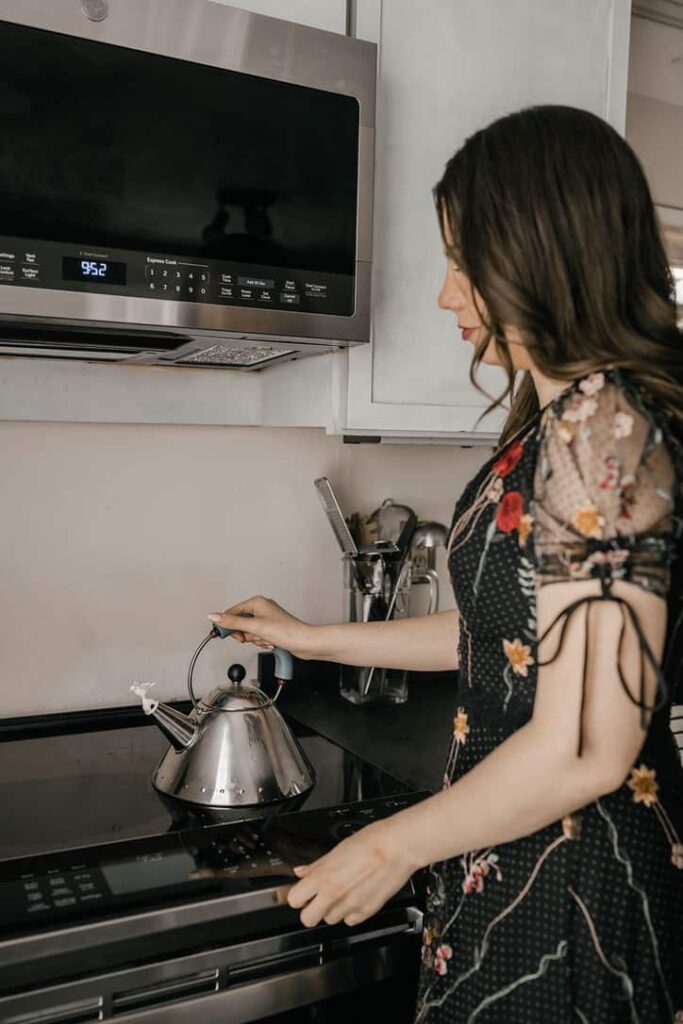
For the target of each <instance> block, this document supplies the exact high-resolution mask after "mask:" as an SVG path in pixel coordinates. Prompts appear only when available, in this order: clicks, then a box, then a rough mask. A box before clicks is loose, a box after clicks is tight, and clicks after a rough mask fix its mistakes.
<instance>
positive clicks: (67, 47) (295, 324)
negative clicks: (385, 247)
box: [0, 0, 376, 368]
mask: <svg viewBox="0 0 683 1024" xmlns="http://www.w3.org/2000/svg"><path fill="white" fill-rule="evenodd" d="M375 77H376V48H375V46H374V45H373V44H369V43H366V42H362V41H359V40H356V39H351V38H348V37H346V36H343V35H337V34H335V33H331V32H323V31H320V30H317V29H313V28H308V27H305V26H301V25H296V24H292V23H289V22H285V21H280V20H279V19H274V18H267V17H263V16H260V15H254V14H251V13H248V12H246V11H242V10H238V9H236V8H232V7H227V6H225V5H224V4H222V3H215V2H209V0H49V3H45V2H44V0H3V2H2V4H1V5H0V123H1V124H2V135H1V139H0V355H3V354H4V355H42V356H44V355H49V356H51V357H55V356H57V357H62V358H86V359H97V360H118V361H123V362H142V363H155V364H157V365H159V364H172V365H176V366H179V365H180V366H193V365H194V366H215V367H240V368H261V367H263V366H264V365H269V364H271V363H273V362H276V361H277V362H279V361H282V360H285V359H290V358H295V357H297V356H300V355H306V354H310V353H316V352H321V351H326V350H329V349H331V348H335V347H338V346H341V345H349V344H357V343H362V342H367V341H368V339H369V321H370V272H371V264H372V185H373V181H372V179H373V150H374V124H375Z"/></svg>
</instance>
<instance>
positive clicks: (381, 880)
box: [287, 819, 418, 928]
mask: <svg viewBox="0 0 683 1024" xmlns="http://www.w3.org/2000/svg"><path fill="white" fill-rule="evenodd" d="M390 822H391V819H387V820H386V821H378V822H373V824H371V825H367V826H366V827H365V828H363V829H361V830H360V832H356V833H355V834H354V835H352V836H349V838H348V839H345V840H344V841H343V842H342V843H340V844H339V845H338V846H335V847H334V849H332V850H330V851H329V853H326V854H325V855H324V856H322V857H320V858H319V859H318V860H316V861H313V863H312V864H306V865H304V866H303V867H296V868H294V872H295V874H296V875H297V876H298V878H299V879H300V880H299V881H298V882H297V883H296V885H293V886H292V888H291V889H290V890H289V893H288V895H287V902H288V903H289V905H290V907H294V908H295V909H297V910H298V909H299V908H300V907H303V910H302V911H301V914H300V918H301V923H302V924H304V925H306V926H307V927H308V928H312V927H313V926H314V925H316V924H319V922H320V921H326V922H327V924H338V923H339V922H340V921H344V923H345V924H347V925H356V924H361V922H362V921H365V920H366V919H367V918H368V917H372V915H373V914H376V913H377V911H378V910H380V909H381V908H382V907H383V906H384V904H385V903H386V902H387V900H389V899H390V898H391V897H392V896H393V895H394V894H395V893H397V892H398V890H399V889H401V888H402V887H403V886H404V885H405V884H406V882H407V881H408V879H409V878H410V876H411V875H412V874H413V872H414V871H416V870H417V867H418V865H416V864H413V863H411V862H410V861H409V860H408V857H407V856H406V854H405V852H404V851H405V844H404V843H401V841H400V835H399V833H398V830H397V829H396V828H395V827H392V825H391V824H390Z"/></svg>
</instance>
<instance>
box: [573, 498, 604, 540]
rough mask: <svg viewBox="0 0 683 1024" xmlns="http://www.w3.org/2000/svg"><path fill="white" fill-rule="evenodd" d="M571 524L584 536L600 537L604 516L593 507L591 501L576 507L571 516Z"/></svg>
mask: <svg viewBox="0 0 683 1024" xmlns="http://www.w3.org/2000/svg"><path fill="white" fill-rule="evenodd" d="M571 523H572V526H574V527H575V528H576V529H577V530H578V531H579V533H581V534H583V536H584V537H598V538H599V537H602V528H603V526H604V525H605V517H604V516H602V515H600V512H599V511H598V509H597V508H596V507H595V505H594V504H593V502H592V501H587V502H586V503H585V505H581V506H580V507H579V508H577V510H576V512H575V513H574V515H573V516H572V518H571Z"/></svg>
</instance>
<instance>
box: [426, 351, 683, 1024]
mask: <svg viewBox="0 0 683 1024" xmlns="http://www.w3.org/2000/svg"><path fill="white" fill-rule="evenodd" d="M682 481H683V456H682V453H681V450H680V446H679V445H678V444H677V443H676V441H675V437H674V433H673V432H672V431H670V430H668V429H667V425H666V422H665V421H664V420H663V416H662V414H661V412H660V411H659V410H658V408H657V406H656V403H655V402H653V401H652V400H651V399H650V398H649V396H648V394H647V392H646V391H644V390H643V389H642V387H640V386H639V385H638V383H637V382H636V380H635V378H634V377H632V376H631V375H629V374H627V373H625V372H623V371H618V370H614V369H611V370H607V371H605V372H604V373H602V372H601V373H593V374H591V375H589V376H586V377H584V378H582V379H580V380H578V381H575V382H574V383H573V384H572V385H570V387H569V388H567V389H566V390H565V391H563V392H562V393H561V394H560V395H559V396H558V397H557V398H556V399H555V401H554V402H553V403H551V405H550V406H548V407H546V409H544V410H542V412H541V413H539V414H538V415H537V416H536V417H535V419H534V420H533V421H532V422H531V423H530V424H528V426H527V427H526V428H525V429H524V430H523V431H522V432H520V434H519V435H518V436H517V437H516V438H514V439H513V440H512V441H511V442H510V443H509V444H508V445H507V446H506V448H505V449H504V450H503V451H502V452H500V453H498V454H497V455H496V456H494V458H493V459H492V460H490V461H489V462H488V463H487V464H486V465H485V466H483V467H482V469H481V470H480V472H479V473H478V474H477V475H476V477H475V478H474V479H473V480H472V481H471V483H470V484H469V485H468V487H467V488H466V490H465V492H464V494H463V495H462V497H461V499H460V500H459V502H458V504H457V506H456V510H455V514H454V520H453V528H452V532H451V538H450V544H449V565H450V570H451V574H452V580H453V586H454V590H455V597H456V601H457V605H458V608H459V611H460V616H461V632H460V681H459V686H458V691H457V694H456V696H455V699H454V720H453V737H452V742H451V745H450V750H449V752H448V756H447V761H446V765H445V773H444V787H447V786H450V785H452V784H453V783H454V782H457V780H458V779H459V778H461V777H462V776H463V775H464V774H465V773H466V772H467V771H468V770H469V769H470V768H472V767H473V766H474V765H475V764H477V763H478V762H479V761H481V760H482V759H483V758H485V757H486V755H487V754H489V753H490V752H491V751H492V750H493V749H494V748H495V747H497V746H498V745H499V744H500V743H502V742H503V741H504V740H505V739H506V738H507V737H508V736H510V735H511V733H513V732H514V731H515V730H516V729H518V728H519V727H520V726H522V725H523V724H524V723H525V722H527V721H529V719H530V717H531V714H532V710H533V703H534V694H535V690H536V683H537V668H538V666H537V662H538V647H539V643H540V641H541V639H542V638H539V636H538V631H537V623H536V593H537V588H539V587H541V586H544V585H549V584H552V583H555V582H559V581H565V582H566V581H568V580H572V579H575V580H586V579H592V578H596V579H597V580H598V581H599V586H597V587H596V588H595V593H593V592H592V591H591V594H592V596H590V597H587V596H586V591H585V587H583V588H580V594H579V596H577V600H576V602H574V603H573V604H570V605H569V606H568V607H567V608H566V609H565V610H564V612H563V613H562V616H560V620H558V621H557V623H556V628H555V632H554V633H553V634H552V635H551V636H550V637H549V639H548V643H551V641H552V643H553V644H554V640H553V637H554V636H555V635H556V634H560V635H561V637H562V636H563V635H564V634H563V631H562V626H563V624H564V623H566V622H568V621H569V620H570V619H571V618H572V617H573V616H574V615H577V616H581V617H582V618H583V620H584V622H585V636H586V648H587V649H589V648H590V645H591V644H594V643H598V644H599V643H600V637H599V636H596V635H595V630H592V631H591V628H590V609H591V607H592V605H593V603H594V602H595V601H597V600H609V601H613V602H615V604H616V605H617V607H618V608H619V609H620V611H621V615H622V619H623V621H624V623H625V629H624V633H625V634H627V635H631V636H633V635H635V636H636V637H637V638H638V640H639V643H640V648H641V652H642V662H641V668H640V673H641V676H642V674H643V672H644V671H645V670H646V667H647V666H648V664H649V665H650V669H649V670H650V671H652V672H655V673H656V676H657V680H658V695H657V704H656V710H655V711H654V713H653V714H652V716H651V719H650V720H649V725H648V724H647V717H646V716H645V713H644V712H642V711H641V721H642V722H643V724H644V726H645V730H644V733H643V736H644V744H643V746H642V748H641V750H640V753H639V755H638V757H637V759H636V761H635V762H634V764H633V766H632V768H631V770H630V772H629V774H628V775H627V777H626V778H625V780H624V783H623V785H622V786H621V787H620V788H619V789H617V790H616V791H614V792H611V793H609V794H607V795H605V796H603V797H601V798H600V799H598V800H596V801H594V802H593V803H590V804H588V805H586V806H585V807H583V808H582V809H581V810H579V811H577V812H575V813H572V814H570V815H567V817H565V818H563V819H562V820H560V821H557V822H554V823H553V824H550V825H548V826H547V827H545V828H543V829H541V830H540V831H538V832H535V833H533V834H531V835H528V836H525V837H524V838H522V839H518V840H515V841H514V842H509V843H504V844H502V845H500V846H498V847H495V848H489V849H483V850H472V851H470V852H468V853H466V854H464V855H463V856H461V857H456V858H453V859H452V860H447V861H444V862H441V863H438V864H432V865H430V867H429V869H428V872H427V877H428V889H427V913H426V917H425V930H424V935H423V946H422V969H421V974H420V986H419V993H418V1004H417V1011H416V1018H415V1019H416V1022H420V1024H426V1022H429V1024H475V1022H476V1024H503V1022H504V1024H565V1022H567V1024H569V1022H572V1024H622V1022H623V1024H674V1022H676V1024H683V845H681V844H682V842H683V839H682V837H683V767H682V766H681V761H680V756H679V753H678V750H677V748H676V745H675V741H674V738H673V735H672V733H671V730H670V725H669V710H670V705H671V701H672V698H673V695H674V690H675V688H676V686H677V684H678V678H677V677H678V674H679V671H680V663H681V654H682V650H681V641H680V634H681V633H682V632H683V630H681V629H679V628H678V627H679V625H680V621H681V617H682V616H681V611H682V607H683V605H682V603H681V570H680V565H679V561H680V559H679V556H678V549H679V538H680V536H681V532H682V526H683V518H682V508H681V497H680V495H681V482H682ZM615 580H625V581H628V582H630V583H632V584H635V585H637V586H639V587H642V588H645V589H647V590H649V591H652V592H654V593H655V594H657V595H661V596H662V597H663V598H665V599H667V600H668V606H669V607H668V634H667V642H666V648H665V660H664V664H663V668H661V669H660V667H659V666H658V665H656V659H654V656H653V655H652V652H651V651H650V649H649V647H648V645H647V641H646V639H645V636H644V634H643V631H642V624H641V623H640V622H639V620H638V615H637V614H636V612H635V610H634V609H633V608H632V607H631V605H630V604H629V601H628V597H624V595H628V593H629V592H630V588H629V587H624V586H619V587H618V588H617V590H616V592H615V591H613V581H615ZM578 593H579V592H578V591H577V594H578ZM634 631H635V633H634ZM548 632H549V631H546V633H548ZM560 645H561V639H560V642H559V644H558V645H557V646H558V647H559V646H560ZM545 650H546V649H545V648H544V657H545V656H546V655H545ZM579 656H580V654H579V652H577V657H579ZM583 658H584V676H585V672H586V668H585V666H586V663H587V658H586V652H584V655H583ZM620 658H621V643H620V645H619V650H618V651H616V652H615V660H616V661H617V664H618V666H619V665H620V664H621V663H620V661H619V659H620ZM547 660H551V659H547ZM545 663H546V662H544V664H545ZM653 663H654V664H653ZM655 665H656V667H655ZM541 678H542V677H541ZM632 678H633V671H632V668H631V670H630V671H628V670H627V671H624V673H623V675H622V682H621V685H622V686H624V687H625V688H626V691H627V693H629V695H630V699H631V700H633V701H634V702H635V703H638V704H641V705H643V704H645V697H644V689H643V687H642V680H641V684H640V688H638V686H636V688H635V692H632V691H633V690H634V686H633V683H632V681H631V682H629V680H632ZM584 686H585V678H584ZM582 732H583V729H582V724H581V722H578V723H577V745H578V750H577V753H579V754H580V753H581V747H582ZM548 785H549V786H552V785H553V780H552V779H548Z"/></svg>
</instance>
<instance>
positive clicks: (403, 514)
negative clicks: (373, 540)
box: [368, 498, 415, 546]
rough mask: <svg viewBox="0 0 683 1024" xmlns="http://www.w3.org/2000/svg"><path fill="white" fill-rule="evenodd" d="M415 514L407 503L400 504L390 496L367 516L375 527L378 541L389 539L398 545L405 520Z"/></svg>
mask: <svg viewBox="0 0 683 1024" xmlns="http://www.w3.org/2000/svg"><path fill="white" fill-rule="evenodd" d="M413 516H415V512H414V511H413V509H412V508H410V507H409V506H408V505H400V504H398V503H397V502H395V501H393V500H392V499H391V498H385V499H384V501H383V502H382V504H381V505H380V507H379V508H377V509H375V511H374V512H373V513H372V515H370V516H369V517H368V522H369V523H371V524H374V525H375V526H376V527H377V537H378V540H380V541H390V542H392V543H394V544H396V545H397V546H398V540H399V538H400V537H401V534H402V532H403V529H404V527H405V525H406V521H407V520H410V519H411V517H413Z"/></svg>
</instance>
